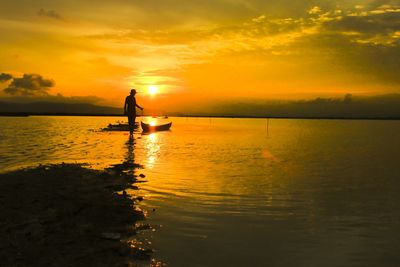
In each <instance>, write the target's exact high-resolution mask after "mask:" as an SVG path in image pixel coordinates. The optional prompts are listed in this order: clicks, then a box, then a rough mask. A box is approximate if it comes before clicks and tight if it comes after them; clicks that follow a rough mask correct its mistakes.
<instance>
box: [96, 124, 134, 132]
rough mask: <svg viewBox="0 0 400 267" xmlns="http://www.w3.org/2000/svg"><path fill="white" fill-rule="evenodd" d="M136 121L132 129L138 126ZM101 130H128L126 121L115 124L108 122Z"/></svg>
mask: <svg viewBox="0 0 400 267" xmlns="http://www.w3.org/2000/svg"><path fill="white" fill-rule="evenodd" d="M138 126H139V125H138V123H135V126H134V127H133V129H137V128H138ZM102 130H103V131H129V125H128V124H127V123H117V124H111V123H110V124H109V125H108V126H107V127H106V128H103V129H102Z"/></svg>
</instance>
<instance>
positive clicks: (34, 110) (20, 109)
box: [0, 101, 123, 115]
mask: <svg viewBox="0 0 400 267" xmlns="http://www.w3.org/2000/svg"><path fill="white" fill-rule="evenodd" d="M0 112H3V113H28V114H87V115H91V114H93V115H101V114H109V115H122V112H123V111H122V108H114V107H106V106H97V105H93V104H85V103H54V102H32V103H12V102H4V101H1V102H0Z"/></svg>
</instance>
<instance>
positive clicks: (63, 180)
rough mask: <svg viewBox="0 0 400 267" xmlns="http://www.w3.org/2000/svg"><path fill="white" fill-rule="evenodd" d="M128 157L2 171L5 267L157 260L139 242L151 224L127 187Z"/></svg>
mask: <svg viewBox="0 0 400 267" xmlns="http://www.w3.org/2000/svg"><path fill="white" fill-rule="evenodd" d="M127 164H128V163H123V164H119V165H115V166H114V167H112V168H110V169H107V170H104V171H99V170H93V169H89V168H86V167H84V166H82V165H79V164H58V165H47V166H39V167H36V168H30V169H23V170H18V171H14V172H9V173H5V174H1V175H0V213H1V216H0V218H1V219H0V265H1V266H136V265H137V263H139V264H140V262H142V263H143V260H144V261H146V265H150V264H152V265H158V264H159V263H157V262H155V261H152V262H150V259H151V252H152V251H151V249H150V248H148V247H141V246H140V245H138V242H135V234H136V233H137V232H138V231H141V230H143V231H146V230H145V229H148V228H149V226H148V225H146V224H145V223H143V222H140V221H141V220H143V219H144V214H143V212H142V211H141V210H139V209H137V208H135V205H134V203H135V201H140V200H142V198H141V197H131V196H129V195H128V194H126V193H125V191H124V190H125V189H135V188H136V186H134V185H133V184H134V183H135V181H136V180H137V177H135V176H134V175H133V173H132V168H134V167H136V166H126V165H127ZM129 168H130V171H128V172H127V171H126V170H127V169H129Z"/></svg>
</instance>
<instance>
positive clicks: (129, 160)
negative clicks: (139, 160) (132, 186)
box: [122, 134, 139, 176]
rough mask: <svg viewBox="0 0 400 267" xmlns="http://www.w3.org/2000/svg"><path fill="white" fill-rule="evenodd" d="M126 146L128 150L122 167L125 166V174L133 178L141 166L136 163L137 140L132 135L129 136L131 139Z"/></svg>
mask: <svg viewBox="0 0 400 267" xmlns="http://www.w3.org/2000/svg"><path fill="white" fill-rule="evenodd" d="M125 145H126V148H127V149H128V150H127V153H126V155H125V159H124V162H123V163H122V165H123V166H124V171H125V173H126V174H127V175H129V176H133V172H134V169H135V168H136V167H138V166H139V165H138V164H136V163H135V138H134V137H133V135H132V134H130V135H129V139H128V141H127V142H126V143H125Z"/></svg>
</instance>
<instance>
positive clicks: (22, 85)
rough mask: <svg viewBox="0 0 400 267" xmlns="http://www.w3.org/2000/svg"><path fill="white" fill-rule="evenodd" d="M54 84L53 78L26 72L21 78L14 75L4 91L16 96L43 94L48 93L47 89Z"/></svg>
mask: <svg viewBox="0 0 400 267" xmlns="http://www.w3.org/2000/svg"><path fill="white" fill-rule="evenodd" d="M10 76H11V75H10ZM53 86H54V81H53V80H49V79H45V78H43V77H42V76H41V75H39V74H24V75H23V76H22V77H21V78H17V77H12V81H11V83H10V84H9V85H8V87H6V88H5V89H4V92H5V93H6V94H8V95H14V96H17V95H19V96H43V95H48V92H47V91H48V90H50V88H51V87H53Z"/></svg>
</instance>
